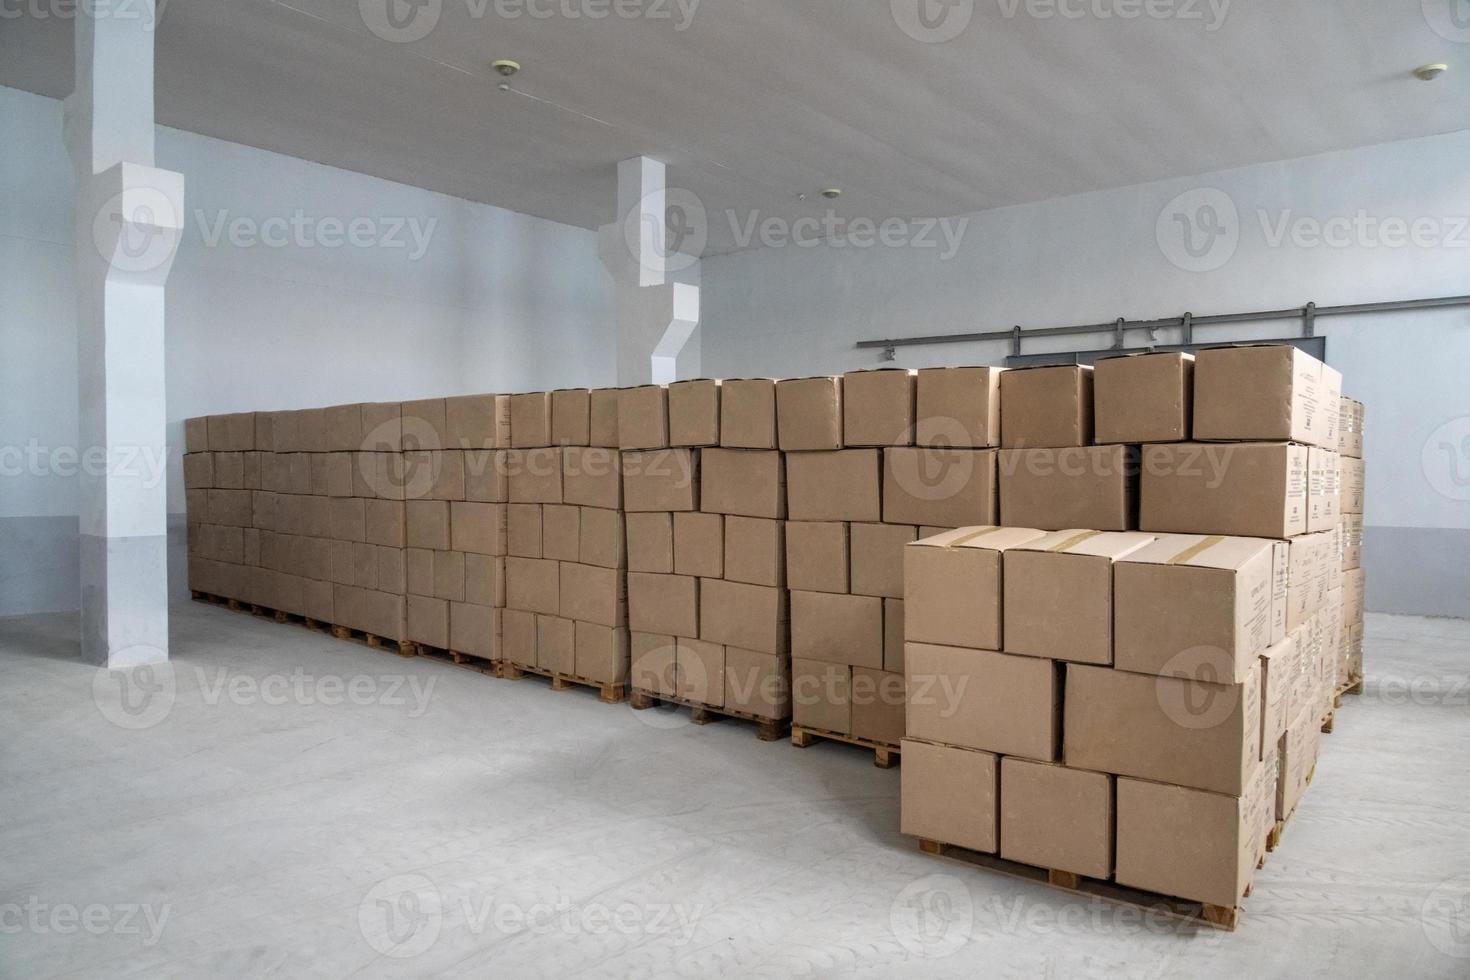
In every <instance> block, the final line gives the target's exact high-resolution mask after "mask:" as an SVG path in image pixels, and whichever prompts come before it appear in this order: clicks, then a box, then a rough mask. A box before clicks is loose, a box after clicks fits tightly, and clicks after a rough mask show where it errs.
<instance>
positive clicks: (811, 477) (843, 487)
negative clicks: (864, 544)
mask: <svg viewBox="0 0 1470 980" xmlns="http://www.w3.org/2000/svg"><path fill="white" fill-rule="evenodd" d="M879 458H880V457H879V455H878V450H876V449H843V450H838V451H836V452H807V453H792V454H790V455H788V456H787V457H786V480H787V498H788V503H787V507H788V510H787V513H788V516H789V517H790V518H791V520H793V521H873V522H876V521H881V520H882V519H883V501H882V492H881V472H880V470H881V467H880V465H879ZM764 516H769V515H764Z"/></svg>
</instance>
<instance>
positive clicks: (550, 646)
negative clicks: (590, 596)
mask: <svg viewBox="0 0 1470 980" xmlns="http://www.w3.org/2000/svg"><path fill="white" fill-rule="evenodd" d="M536 666H538V667H540V668H541V669H542V670H549V671H553V672H555V673H558V674H571V673H573V672H575V671H576V669H577V624H576V623H574V622H572V621H571V620H570V619H563V618H562V617H560V616H541V615H538V616H537V617H536Z"/></svg>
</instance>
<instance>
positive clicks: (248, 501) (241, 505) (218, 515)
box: [208, 490, 255, 527]
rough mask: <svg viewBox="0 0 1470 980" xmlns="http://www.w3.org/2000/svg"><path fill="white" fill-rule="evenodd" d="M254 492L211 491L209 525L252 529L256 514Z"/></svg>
mask: <svg viewBox="0 0 1470 980" xmlns="http://www.w3.org/2000/svg"><path fill="white" fill-rule="evenodd" d="M252 492H253V491H250V490H210V491H209V511H208V519H209V523H210V524H228V525H230V526H232V527H250V526H251V524H252V523H253V521H254V513H255V501H254V498H253V497H252V496H251V494H252Z"/></svg>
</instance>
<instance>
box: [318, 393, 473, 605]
mask: <svg viewBox="0 0 1470 980" xmlns="http://www.w3.org/2000/svg"><path fill="white" fill-rule="evenodd" d="M300 421H304V422H305V423H306V424H307V425H309V426H311V427H312V429H313V431H318V430H319V432H318V434H316V435H313V436H312V437H311V438H310V439H309V440H307V443H308V444H307V445H306V446H304V447H302V448H304V449H307V450H308V451H310V450H311V449H312V446H313V445H314V444H317V443H318V442H319V441H320V440H322V439H324V438H325V433H326V415H325V414H315V413H306V414H303V416H302V417H301V420H300ZM298 424H300V423H298ZM449 444H450V443H449V424H448V420H447V418H446V416H445V410H444V399H442V398H426V399H423V400H422V401H412V402H404V403H403V448H404V451H406V452H407V451H414V450H424V449H431V450H432V449H443V448H445V447H446V446H448V445H449ZM328 448H336V447H334V446H330V445H329V446H328ZM446 615H447V613H446Z"/></svg>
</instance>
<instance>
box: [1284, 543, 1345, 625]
mask: <svg viewBox="0 0 1470 980" xmlns="http://www.w3.org/2000/svg"><path fill="white" fill-rule="evenodd" d="M1337 549H1338V543H1337V535H1336V534H1335V533H1334V532H1331V531H1319V532H1317V533H1316V534H1303V535H1301V536H1300V537H1297V538H1293V539H1292V541H1291V546H1290V552H1289V554H1288V557H1287V573H1286V575H1287V583H1286V628H1287V630H1289V631H1290V630H1295V629H1297V628H1298V627H1300V626H1302V625H1304V624H1305V623H1307V622H1308V621H1309V620H1311V619H1312V617H1314V616H1316V615H1317V613H1318V611H1319V610H1321V609H1322V608H1323V606H1324V605H1325V604H1326V602H1327V595H1328V593H1329V592H1331V591H1332V585H1333V572H1334V570H1335V566H1336V565H1337V564H1338V563H1337V560H1336V555H1337Z"/></svg>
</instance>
